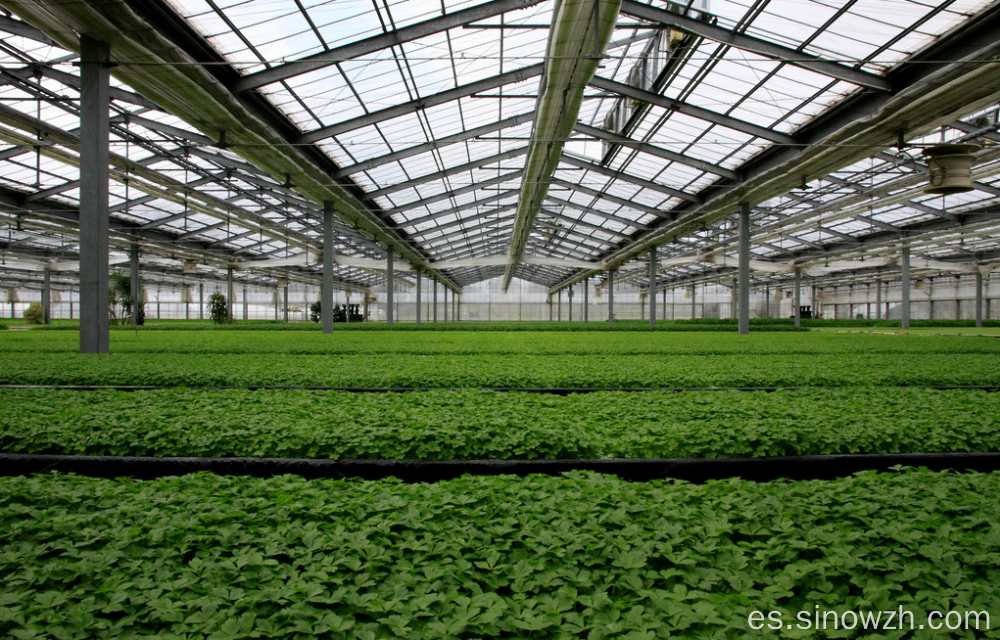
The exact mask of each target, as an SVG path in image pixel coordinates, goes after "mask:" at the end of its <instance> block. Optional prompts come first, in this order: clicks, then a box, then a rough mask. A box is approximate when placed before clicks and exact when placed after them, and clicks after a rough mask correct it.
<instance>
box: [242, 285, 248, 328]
mask: <svg viewBox="0 0 1000 640" xmlns="http://www.w3.org/2000/svg"><path fill="white" fill-rule="evenodd" d="M240 301H241V302H242V303H243V319H244V320H249V319H250V303H249V302H248V301H247V288H246V287H243V297H242V298H240Z"/></svg>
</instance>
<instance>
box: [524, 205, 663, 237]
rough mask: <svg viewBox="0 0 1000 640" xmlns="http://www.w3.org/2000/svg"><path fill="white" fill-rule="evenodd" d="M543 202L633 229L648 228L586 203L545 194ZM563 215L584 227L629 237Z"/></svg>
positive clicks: (549, 211)
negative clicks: (592, 207) (593, 207)
mask: <svg viewBox="0 0 1000 640" xmlns="http://www.w3.org/2000/svg"><path fill="white" fill-rule="evenodd" d="M545 202H547V203H554V204H557V205H560V206H563V207H569V208H570V209H574V210H576V211H582V212H583V213H589V214H591V215H595V216H597V217H599V218H604V219H605V220H609V221H611V222H617V223H618V224H621V225H624V226H626V227H632V228H634V229H640V230H643V231H645V230H646V229H649V225H645V224H642V223H640V222H637V221H635V220H629V219H628V218H619V217H618V216H616V215H614V214H611V213H605V212H604V211H601V210H600V209H591V208H590V207H588V206H586V205H582V204H577V203H575V202H572V201H571V200H563V199H562V198H554V197H552V196H546V197H545ZM543 211H546V212H548V213H550V214H551V213H552V211H551V210H550V209H543ZM554 215H558V214H554ZM564 217H565V218H566V219H567V220H569V221H571V222H573V223H575V224H581V225H583V226H585V227H589V228H591V229H596V230H598V231H603V232H605V233H610V234H612V235H616V236H620V237H622V238H628V237H630V236H629V235H628V234H626V233H622V232H621V231H612V230H611V229H606V228H604V227H602V226H601V225H598V224H592V223H590V222H584V221H582V220H576V219H574V218H570V217H567V216H564Z"/></svg>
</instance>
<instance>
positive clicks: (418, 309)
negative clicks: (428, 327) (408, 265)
mask: <svg viewBox="0 0 1000 640" xmlns="http://www.w3.org/2000/svg"><path fill="white" fill-rule="evenodd" d="M420 279H421V278H420V272H419V271H418V272H417V324H420Z"/></svg>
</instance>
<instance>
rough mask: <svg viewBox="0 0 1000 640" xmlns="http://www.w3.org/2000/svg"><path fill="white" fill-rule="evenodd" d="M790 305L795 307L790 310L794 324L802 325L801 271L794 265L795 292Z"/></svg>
mask: <svg viewBox="0 0 1000 640" xmlns="http://www.w3.org/2000/svg"><path fill="white" fill-rule="evenodd" d="M792 305H793V306H794V307H795V308H794V309H793V310H792V311H793V313H794V315H795V326H796V327H798V326H801V325H802V271H801V270H800V269H799V268H798V267H795V293H794V298H793V299H792Z"/></svg>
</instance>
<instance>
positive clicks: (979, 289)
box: [976, 267, 983, 328]
mask: <svg viewBox="0 0 1000 640" xmlns="http://www.w3.org/2000/svg"><path fill="white" fill-rule="evenodd" d="M982 326H983V272H982V271H980V270H979V268H978V267H977V268H976V327H980V328H981V327H982Z"/></svg>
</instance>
